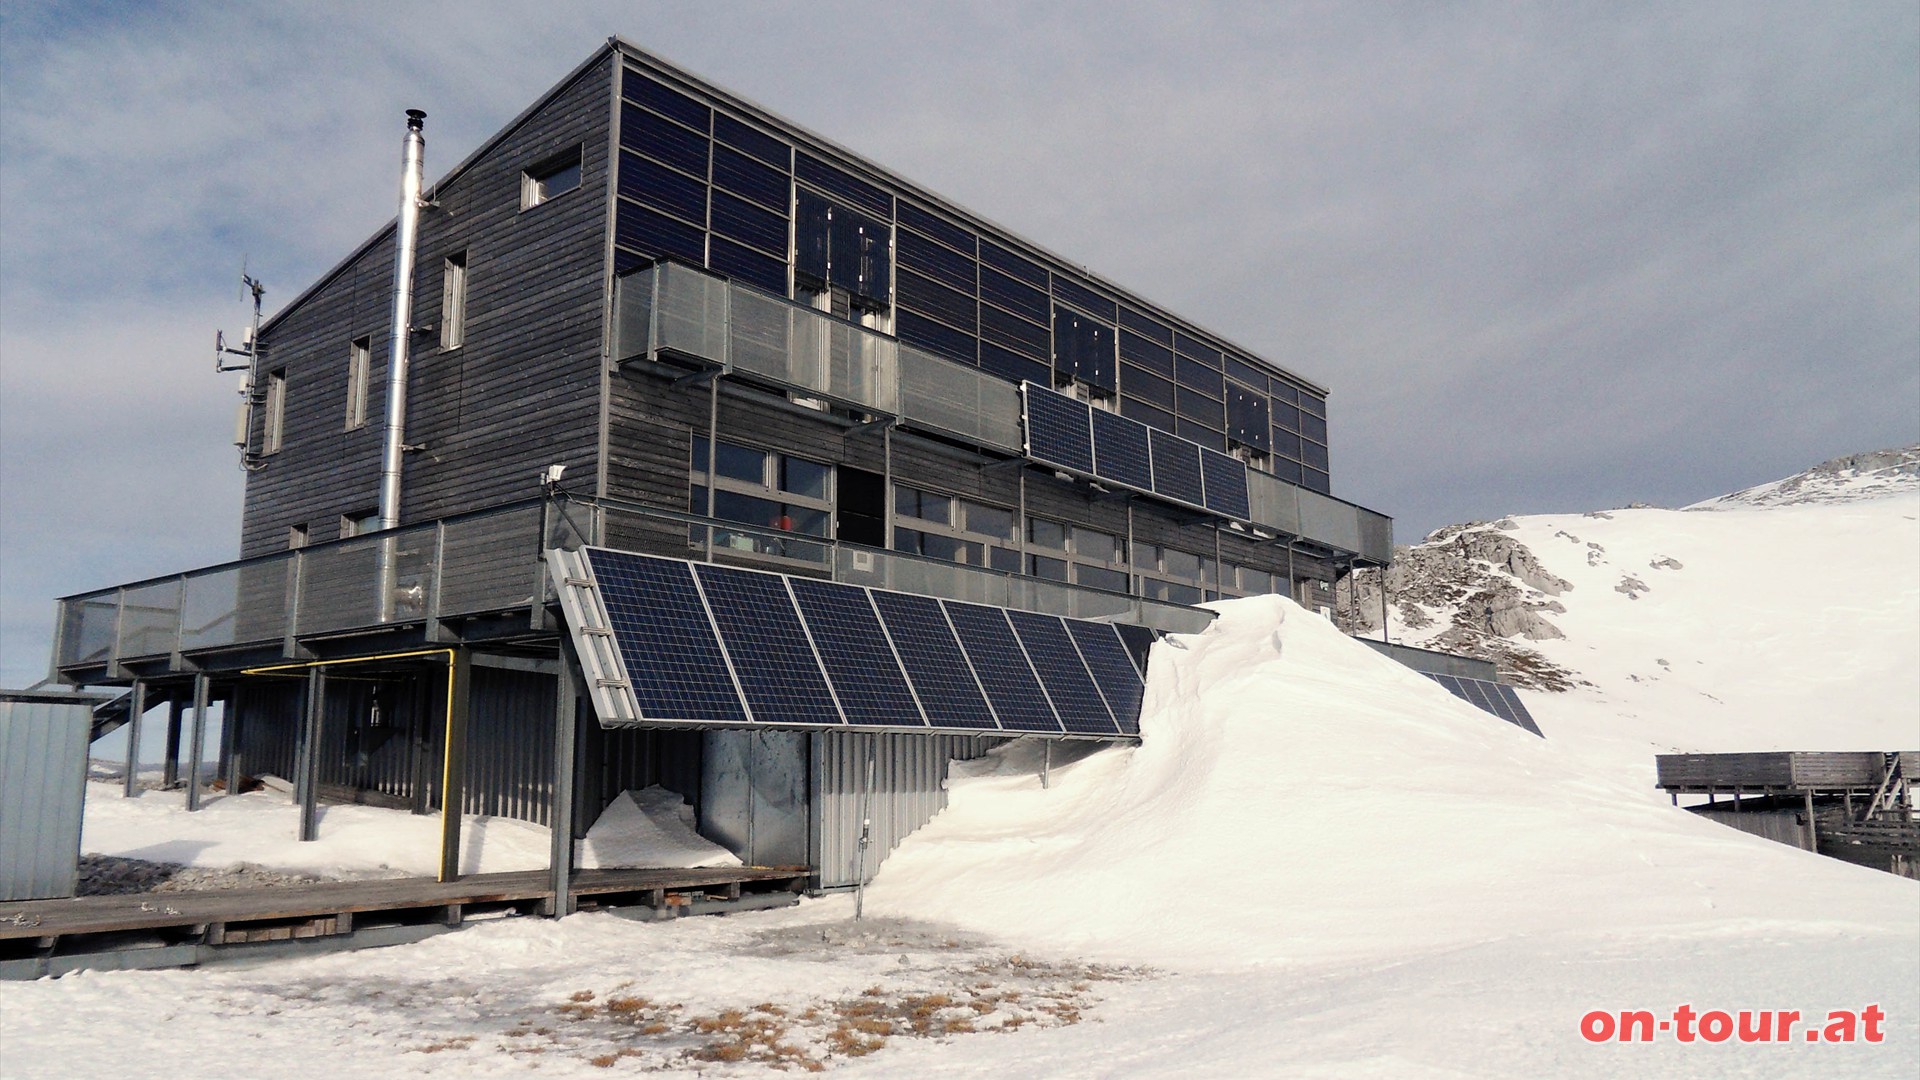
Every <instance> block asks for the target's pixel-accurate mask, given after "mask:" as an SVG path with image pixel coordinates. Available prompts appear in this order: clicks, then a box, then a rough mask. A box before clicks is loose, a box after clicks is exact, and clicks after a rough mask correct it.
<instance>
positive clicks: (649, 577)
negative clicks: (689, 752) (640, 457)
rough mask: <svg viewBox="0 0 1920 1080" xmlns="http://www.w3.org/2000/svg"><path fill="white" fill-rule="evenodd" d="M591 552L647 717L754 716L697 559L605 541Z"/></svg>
mask: <svg viewBox="0 0 1920 1080" xmlns="http://www.w3.org/2000/svg"><path fill="white" fill-rule="evenodd" d="M586 560H587V567H588V572H589V573H591V574H592V575H593V580H594V582H595V584H596V586H597V587H598V590H599V593H600V599H601V604H602V605H603V606H604V607H605V608H606V612H607V621H608V625H609V628H610V629H611V630H612V632H613V637H614V642H615V644H616V646H617V647H618V648H619V649H620V653H621V656H622V658H623V660H624V661H625V664H626V668H627V680H628V683H629V689H630V690H631V692H632V694H633V697H634V702H635V705H636V706H637V708H638V710H639V713H640V715H641V716H642V717H643V718H645V719H648V720H653V721H679V722H685V723H708V724H747V723H751V722H752V720H753V715H752V711H751V706H750V705H749V704H748V703H747V700H746V698H745V696H744V695H743V694H742V693H741V690H740V684H739V681H738V678H737V677H736V675H735V673H734V670H733V662H732V660H731V659H730V658H729V657H728V656H727V653H726V650H725V648H724V646H723V645H722V644H721V641H720V636H719V633H718V631H716V630H715V629H714V625H713V616H712V614H711V612H709V611H708V610H707V604H706V599H705V597H704V596H703V595H702V594H701V592H700V587H699V583H698V580H697V579H696V578H695V577H694V573H693V565H692V564H691V563H688V562H684V561H681V560H677V559H662V558H657V557H654V556H649V555H638V554H635V553H632V552H624V551H610V550H607V549H600V548H588V549H587V550H586ZM663 613H664V614H666V615H669V616H672V619H671V620H667V619H662V618H661V617H660V616H661V615H662V614H663ZM643 615H644V616H645V617H644V618H642V616H643Z"/></svg>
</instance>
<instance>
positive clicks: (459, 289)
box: [440, 251, 467, 349]
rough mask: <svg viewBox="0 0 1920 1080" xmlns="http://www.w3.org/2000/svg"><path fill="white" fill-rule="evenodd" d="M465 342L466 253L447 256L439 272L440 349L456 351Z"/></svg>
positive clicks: (459, 252)
mask: <svg viewBox="0 0 1920 1080" xmlns="http://www.w3.org/2000/svg"><path fill="white" fill-rule="evenodd" d="M466 341H467V253H466V252H464V251H457V252H455V253H453V254H452V255H449V256H447V261H446V265H445V266H444V267H443V268H442V269H441V272H440V347H441V348H443V349H457V348H459V347H460V346H462V345H464V344H466Z"/></svg>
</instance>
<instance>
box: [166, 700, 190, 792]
mask: <svg viewBox="0 0 1920 1080" xmlns="http://www.w3.org/2000/svg"><path fill="white" fill-rule="evenodd" d="M185 705H186V702H184V701H182V700H181V699H180V697H179V695H177V694H173V693H171V692H169V696H168V698H167V752H166V756H165V757H163V758H161V759H160V760H161V764H160V786H161V787H163V788H165V789H167V790H168V791H172V790H173V785H175V784H177V783H179V782H180V713H181V709H182V707H183V706H185Z"/></svg>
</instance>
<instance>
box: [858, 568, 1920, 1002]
mask: <svg viewBox="0 0 1920 1080" xmlns="http://www.w3.org/2000/svg"><path fill="white" fill-rule="evenodd" d="M1218 607H1219V610H1220V612H1221V616H1220V619H1219V620H1218V621H1217V622H1216V623H1215V624H1214V626H1213V627H1211V628H1209V629H1208V631H1207V632H1205V633H1203V634H1199V635H1191V636H1185V637H1180V638H1177V639H1174V640H1173V641H1170V642H1163V643H1161V644H1158V645H1156V646H1155V651H1154V656H1153V661H1152V663H1153V668H1152V671H1153V674H1152V678H1151V680H1150V685H1149V687H1148V690H1147V699H1146V703H1145V706H1144V709H1143V713H1142V718H1141V728H1142V743H1141V745H1140V746H1139V747H1137V748H1131V749H1117V750H1107V751H1104V752H1099V753H1095V754H1093V755H1092V756H1090V757H1087V758H1085V759H1084V760H1081V761H1078V762H1076V763H1074V764H1072V765H1070V766H1066V767H1056V769H1055V770H1054V773H1053V783H1052V786H1051V787H1050V788H1048V789H1042V788H1041V786H1040V783H1039V780H1038V777H1037V776H1036V769H1035V764H1036V763H1035V761H1034V760H1032V755H1033V753H1034V752H1033V751H1031V750H1026V749H1023V748H1020V747H1017V746H1016V747H1010V748H1007V749H1004V750H1002V751H999V752H996V753H995V754H994V755H992V756H990V757H988V758H986V759H982V761H981V762H976V763H971V764H970V765H969V766H966V767H957V768H956V778H955V780H954V781H953V783H952V795H951V802H950V804H949V808H948V810H947V811H946V813H944V814H942V815H941V816H940V817H938V818H936V819H935V820H934V821H933V822H932V823H931V824H930V825H928V826H927V827H926V828H925V829H923V830H921V832H919V833H918V834H916V835H915V836H913V837H911V838H909V839H908V841H907V842H906V843H905V844H903V845H902V846H901V848H900V849H899V850H898V851H896V852H895V854H894V855H893V857H892V859H890V860H889V861H888V863H887V865H886V866H885V867H883V868H882V870H881V872H880V875H879V877H878V879H877V880H876V882H875V884H874V886H873V888H872V890H871V892H870V894H869V908H870V910H878V911H881V912H886V913H895V914H903V915H913V916H918V917H922V918H934V919H943V920H950V921H952V922H955V923H958V924H960V925H962V926H966V927H971V928H976V929H980V930H985V931H991V932H996V933H999V934H1002V935H1005V936H1008V937H1010V938H1012V939H1014V940H1017V941H1024V942H1029V943H1032V944H1033V946H1034V947H1036V948H1051V949H1056V950H1060V951H1065V952H1071V953H1074V954H1076V955H1083V956H1092V957H1107V958H1116V959H1123V960H1127V961H1134V962H1139V961H1146V962H1150V963H1160V964H1165V965H1168V966H1171V967H1177V968H1184V969H1187V970H1194V969H1196V968H1226V967H1240V966H1245V965H1249V964H1253V965H1260V964H1273V963H1290V962H1320V961H1340V960H1354V959H1369V958H1372V959H1380V960H1389V959H1394V958H1404V957H1406V956H1408V955H1410V954H1414V953H1421V952H1429V951H1432V950H1438V949H1447V948H1453V947H1460V946H1465V945H1469V944H1475V943H1484V942H1489V941H1496V940H1502V939H1507V938H1511V937H1514V936H1525V935H1534V934H1551V933H1555V932H1560V931H1568V932H1571V931H1576V930H1585V929H1591V928H1593V927H1596V926H1602V927H1605V926H1611V925H1621V926H1635V927H1641V928H1649V927H1651V928H1667V927H1671V928H1675V929H1677V928H1680V927H1695V928H1699V927H1702V926H1705V927H1707V932H1709V933H1714V934H1737V933H1741V932H1743V930H1744V929H1746V928H1752V927H1755V926H1760V925H1764V924H1766V923H1767V922H1769V921H1770V920H1777V919H1804V918H1806V917H1807V915H1808V913H1813V912H1817V913H1820V916H1819V917H1820V918H1823V919H1833V920H1837V921H1838V922H1841V923H1847V922H1853V921H1857V922H1858V923H1860V924H1861V925H1873V926H1877V927H1880V928H1885V927H1887V926H1889V925H1891V926H1895V927H1904V928H1905V932H1907V933H1909V934H1911V933H1912V932H1913V931H1914V929H1915V926H1914V924H1915V917H1914V912H1915V890H1914V886H1913V883H1912V882H1909V881H1903V880H1900V879H1898V878H1894V877H1891V876H1886V875H1880V876H1879V877H1881V878H1884V880H1863V879H1862V878H1861V875H1863V874H1871V873H1872V872H1871V871H1866V870H1862V869H1859V868H1856V867H1851V866H1845V865H1842V864H1839V863H1834V862H1831V861H1829V860H1824V859H1820V858H1819V857H1817V856H1812V855H1808V854H1805V853H1803V852H1799V851H1795V850H1792V849H1789V848H1785V847H1782V846H1780V845H1777V844H1770V843H1767V842H1766V841H1762V840H1758V839H1755V838H1751V837H1746V836H1743V835H1741V834H1738V833H1734V832H1732V831H1731V830H1727V829H1724V828H1722V827H1719V826H1716V825H1714V824H1712V823H1710V822H1705V821H1700V820H1697V819H1695V818H1694V817H1693V816H1692V815H1689V814H1687V813H1685V812H1684V811H1680V810H1675V809H1672V808H1670V807H1667V806H1666V805H1664V803H1656V802H1654V801H1652V800H1650V799H1649V798H1648V797H1647V795H1646V792H1645V791H1644V790H1643V789H1640V788H1638V787H1636V786H1635V785H1634V784H1632V783H1630V782H1627V781H1623V780H1621V779H1619V778H1617V777H1615V776H1612V775H1610V774H1609V773H1608V772H1607V771H1605V770H1602V769H1595V768H1593V767H1591V766H1590V765H1589V763H1588V762H1586V761H1584V760H1583V759H1582V758H1581V757H1580V755H1579V754H1578V753H1576V752H1572V751H1570V750H1568V749H1567V748H1565V747H1563V746H1561V745H1559V744H1557V743H1556V742H1555V741H1554V740H1552V739H1551V738H1549V739H1547V740H1541V739H1538V738H1535V737H1533V736H1531V735H1529V734H1527V733H1525V732H1523V731H1521V730H1519V729H1518V728H1515V727H1513V726H1511V725H1508V724H1504V723H1500V722H1498V721H1496V720H1493V719H1492V718H1490V717H1488V716H1486V715H1485V714H1484V713H1481V712H1479V711H1477V710H1475V709H1473V708H1471V707H1469V706H1467V705H1465V704H1462V703H1460V702H1459V701H1457V700H1456V699H1454V698H1452V697H1450V696H1449V695H1448V694H1447V693H1446V692H1445V691H1444V690H1442V689H1441V688H1440V687H1438V686H1437V685H1435V684H1433V683H1432V682H1430V681H1428V680H1427V679H1425V678H1423V677H1421V676H1419V675H1416V674H1414V673H1413V672H1411V671H1408V670H1406V669H1405V668H1402V667H1400V666H1399V665H1397V664H1394V663H1393V662H1391V661H1388V660H1385V659H1383V658H1381V657H1379V656H1377V655H1375V654H1374V653H1372V652H1371V651H1369V650H1368V649H1366V648H1365V647H1364V646H1362V645H1360V644H1358V643H1356V642H1353V641H1351V640H1349V639H1348V638H1346V637H1345V636H1344V635H1342V634H1341V633H1340V632H1339V631H1338V630H1336V629H1335V628H1334V627H1333V626H1332V625H1331V624H1329V623H1328V622H1327V621H1326V620H1324V619H1321V618H1318V617H1315V616H1313V615H1311V614H1310V613H1308V612H1306V611H1305V610H1304V609H1301V608H1299V607H1297V606H1296V605H1294V604H1293V603H1291V602H1290V601H1287V600H1285V599H1282V598H1279V597H1257V598H1252V599H1247V600H1237V601H1229V602H1226V603H1223V604H1220V605H1218ZM1840 913H1844V914H1840Z"/></svg>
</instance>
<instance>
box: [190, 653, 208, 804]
mask: <svg viewBox="0 0 1920 1080" xmlns="http://www.w3.org/2000/svg"><path fill="white" fill-rule="evenodd" d="M212 682H213V680H212V679H209V678H208V677H207V673H206V672H204V671H197V672H194V675H193V737H192V739H190V740H189V741H188V743H187V809H188V810H198V809H200V759H201V758H203V757H205V756H207V696H208V694H209V693H210V692H211V684H212Z"/></svg>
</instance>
